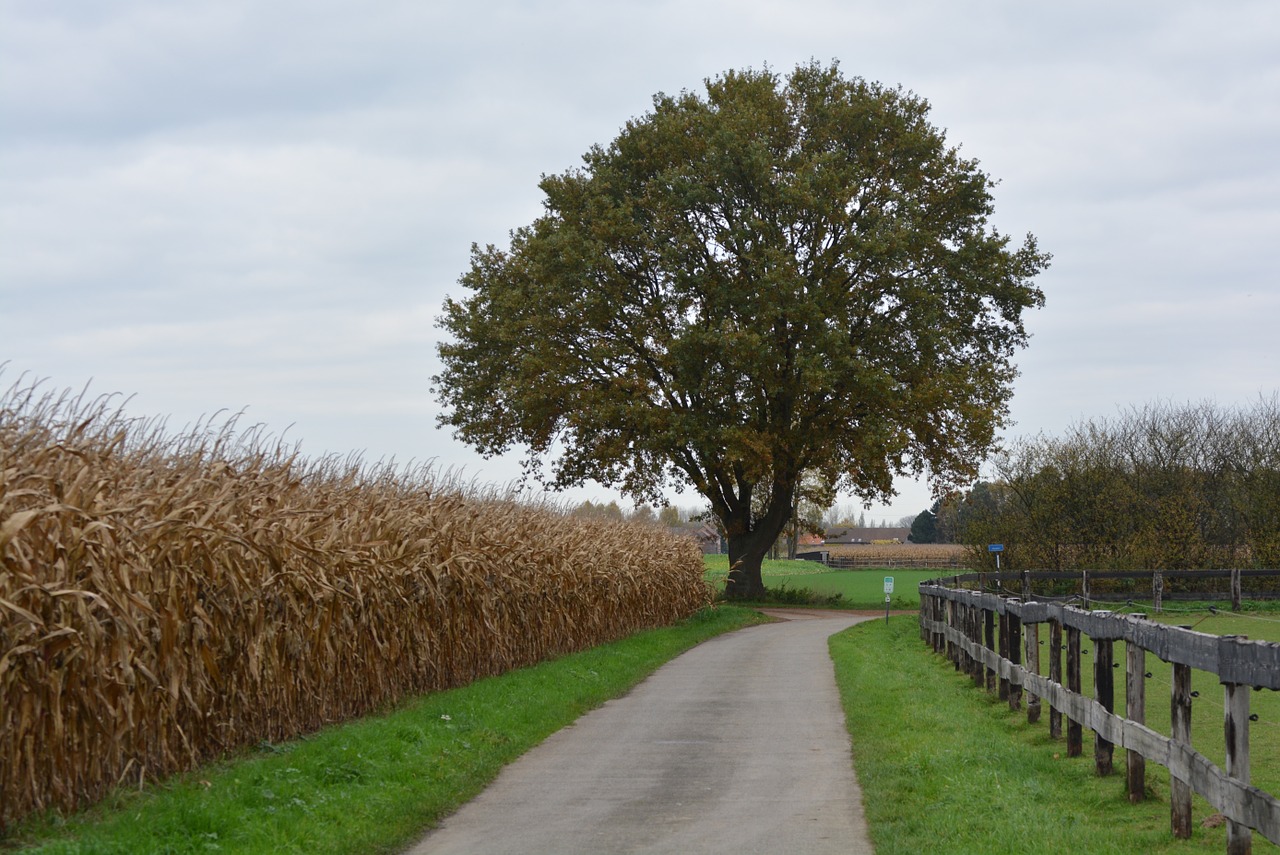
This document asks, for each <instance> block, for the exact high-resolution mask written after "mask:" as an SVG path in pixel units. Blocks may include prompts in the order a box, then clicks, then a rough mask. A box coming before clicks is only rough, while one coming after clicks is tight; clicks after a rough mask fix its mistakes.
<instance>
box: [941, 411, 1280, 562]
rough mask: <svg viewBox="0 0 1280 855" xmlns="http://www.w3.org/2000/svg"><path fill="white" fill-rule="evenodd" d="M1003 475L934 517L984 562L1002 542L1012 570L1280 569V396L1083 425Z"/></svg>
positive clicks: (1034, 445) (1028, 452) (1015, 447)
mask: <svg viewBox="0 0 1280 855" xmlns="http://www.w3.org/2000/svg"><path fill="white" fill-rule="evenodd" d="M994 475H995V477H994V479H992V480H991V481H989V482H981V483H979V484H977V485H975V486H974V487H973V488H972V489H971V490H969V491H968V492H967V493H965V494H963V495H961V496H959V497H957V498H956V499H953V500H952V501H951V502H950V503H943V504H944V506H945V507H946V512H945V513H943V514H939V515H938V517H937V520H941V519H942V517H943V516H947V517H948V518H949V519H950V520H951V523H952V524H953V525H954V526H955V530H956V532H957V535H958V537H959V539H960V542H963V543H965V544H966V545H968V546H969V547H970V548H971V550H972V553H973V557H974V558H975V559H977V560H981V561H983V562H985V561H988V560H989V557H988V554H987V545H988V544H991V543H1002V544H1004V545H1005V551H1004V553H1003V555H1004V562H1005V566H1006V567H1008V566H1014V567H1023V568H1030V569H1081V568H1086V569H1104V568H1105V569H1117V570H1128V569H1133V570H1142V569H1147V570H1181V569H1208V568H1225V567H1231V566H1239V567H1242V568H1244V567H1267V568H1276V567H1280V399H1278V398H1277V397H1275V396H1272V397H1269V398H1261V399H1259V400H1258V401H1257V402H1256V403H1254V404H1253V405H1251V406H1245V407H1238V408H1231V409H1228V408H1223V407H1220V406H1218V405H1215V404H1211V403H1200V404H1186V405H1172V404H1167V403H1160V404H1152V405H1147V406H1145V407H1142V408H1134V409H1131V410H1129V411H1126V412H1124V413H1122V414H1121V415H1120V416H1118V417H1116V418H1114V419H1106V420H1096V421H1085V422H1083V423H1080V424H1077V425H1075V426H1074V427H1072V428H1070V429H1069V430H1068V431H1067V432H1066V434H1065V435H1063V436H1061V437H1051V436H1045V435H1043V434H1042V435H1038V436H1035V437H1032V438H1029V439H1024V440H1021V441H1018V442H1015V443H1014V444H1012V446H1011V447H1010V448H1008V449H1007V450H1006V451H1004V452H1003V453H1001V454H1000V455H999V456H998V457H997V458H996V459H995V462H994ZM938 510H941V508H939V507H938V506H935V513H936V512H937V511H938ZM917 523H920V520H919V519H917Z"/></svg>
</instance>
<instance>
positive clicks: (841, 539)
mask: <svg viewBox="0 0 1280 855" xmlns="http://www.w3.org/2000/svg"><path fill="white" fill-rule="evenodd" d="M910 536H911V529H909V528H854V527H850V526H840V527H839V528H829V529H827V536H826V538H825V539H824V543H825V544H826V545H827V546H836V545H843V544H860V543H906V542H907V540H908V538H910Z"/></svg>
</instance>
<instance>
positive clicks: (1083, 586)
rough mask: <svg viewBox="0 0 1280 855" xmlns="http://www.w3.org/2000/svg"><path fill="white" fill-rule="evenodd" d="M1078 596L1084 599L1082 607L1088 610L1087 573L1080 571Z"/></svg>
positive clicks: (1086, 571)
mask: <svg viewBox="0 0 1280 855" xmlns="http://www.w3.org/2000/svg"><path fill="white" fill-rule="evenodd" d="M1080 596H1081V597H1083V598H1084V607H1085V608H1086V609H1087V608H1089V607H1090V606H1089V571H1088V570H1081V571H1080Z"/></svg>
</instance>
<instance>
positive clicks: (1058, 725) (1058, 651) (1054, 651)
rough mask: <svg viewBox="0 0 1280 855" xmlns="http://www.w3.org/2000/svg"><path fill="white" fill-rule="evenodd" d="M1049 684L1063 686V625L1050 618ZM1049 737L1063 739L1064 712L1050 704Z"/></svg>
mask: <svg viewBox="0 0 1280 855" xmlns="http://www.w3.org/2000/svg"><path fill="white" fill-rule="evenodd" d="M1049 682H1051V683H1057V684H1058V685H1059V686H1061V685H1062V623H1061V621H1059V620H1057V619H1056V618H1049ZM1049 737H1050V738H1051V739H1060V738H1061V737H1062V710H1060V709H1058V708H1057V707H1055V706H1054V705H1053V704H1049Z"/></svg>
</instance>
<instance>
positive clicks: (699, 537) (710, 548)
mask: <svg viewBox="0 0 1280 855" xmlns="http://www.w3.org/2000/svg"><path fill="white" fill-rule="evenodd" d="M671 530H672V531H674V532H677V533H679V534H686V535H688V536H689V537H691V538H693V539H694V540H696V541H697V542H698V548H699V549H701V550H702V554H703V555H719V554H720V553H721V552H723V551H724V550H723V546H724V544H723V542H722V539H721V537H720V532H718V531H716V529H715V527H714V526H712V525H710V524H708V523H705V522H687V523H681V524H680V525H678V526H672V527H671Z"/></svg>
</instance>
